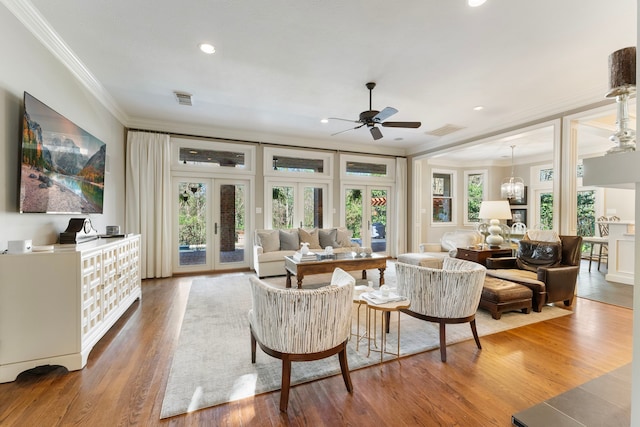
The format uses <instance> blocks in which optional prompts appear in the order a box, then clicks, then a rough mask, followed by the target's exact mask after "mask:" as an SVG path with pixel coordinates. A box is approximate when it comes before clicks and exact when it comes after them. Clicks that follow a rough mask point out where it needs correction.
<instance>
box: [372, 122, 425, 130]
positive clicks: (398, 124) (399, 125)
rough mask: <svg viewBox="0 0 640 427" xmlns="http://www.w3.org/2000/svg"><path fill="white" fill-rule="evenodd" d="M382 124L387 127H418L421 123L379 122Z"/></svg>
mask: <svg viewBox="0 0 640 427" xmlns="http://www.w3.org/2000/svg"><path fill="white" fill-rule="evenodd" d="M380 124H381V125H382V126H384V127H387V128H413V129H417V128H419V127H420V126H421V125H422V123H420V122H384V123H380Z"/></svg>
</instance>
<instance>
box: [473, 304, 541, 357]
mask: <svg viewBox="0 0 640 427" xmlns="http://www.w3.org/2000/svg"><path fill="white" fill-rule="evenodd" d="M529 311H531V310H529ZM469 324H470V325H471V333H472V334H473V339H474V340H476V345H477V346H478V348H479V349H480V350H482V346H481V345H480V338H479V337H478V330H477V329H476V319H475V318H474V319H473V320H472V321H471V322H469Z"/></svg>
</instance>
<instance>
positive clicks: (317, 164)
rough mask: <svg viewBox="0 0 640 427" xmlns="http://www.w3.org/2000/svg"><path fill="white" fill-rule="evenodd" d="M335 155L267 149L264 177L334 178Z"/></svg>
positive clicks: (288, 149) (285, 149)
mask: <svg viewBox="0 0 640 427" xmlns="http://www.w3.org/2000/svg"><path fill="white" fill-rule="evenodd" d="M332 161H333V153H326V152H320V151H307V150H292V149H290V148H276V147H265V149H264V175H265V176H277V177H278V179H282V178H283V177H291V178H292V179H297V178H296V177H298V178H302V179H329V178H331V177H332V176H333V173H332V170H333V167H332Z"/></svg>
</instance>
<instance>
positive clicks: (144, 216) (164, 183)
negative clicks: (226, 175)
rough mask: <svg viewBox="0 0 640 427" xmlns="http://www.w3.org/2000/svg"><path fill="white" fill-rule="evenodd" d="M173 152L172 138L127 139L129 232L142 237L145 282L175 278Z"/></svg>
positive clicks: (139, 136)
mask: <svg viewBox="0 0 640 427" xmlns="http://www.w3.org/2000/svg"><path fill="white" fill-rule="evenodd" d="M170 156H171V151H170V140H169V135H163V134H156V133H150V132H134V131H129V132H128V135H127V171H126V174H127V178H126V182H127V184H126V214H125V221H126V230H127V232H129V233H137V234H140V235H141V236H142V244H141V254H140V264H141V276H142V278H143V279H147V278H153V277H169V276H171V273H172V269H171V208H172V206H171V160H170Z"/></svg>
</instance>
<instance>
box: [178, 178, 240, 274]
mask: <svg viewBox="0 0 640 427" xmlns="http://www.w3.org/2000/svg"><path fill="white" fill-rule="evenodd" d="M249 188H250V187H249V181H243V180H237V179H234V180H229V179H212V178H184V177H177V178H174V180H173V190H174V191H173V194H174V195H175V196H174V200H175V202H174V206H175V208H174V217H173V218H174V224H173V225H174V227H173V229H174V239H173V241H174V256H173V271H175V272H196V271H210V270H226V269H231V268H243V267H248V266H249V253H248V250H249V249H248V247H249V245H248V244H247V243H246V242H248V241H249V240H250V239H247V238H246V236H245V232H246V231H247V219H248V217H247V212H248V211H247V208H248V206H247V197H248V191H249Z"/></svg>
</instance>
